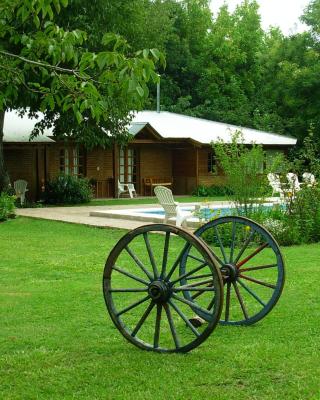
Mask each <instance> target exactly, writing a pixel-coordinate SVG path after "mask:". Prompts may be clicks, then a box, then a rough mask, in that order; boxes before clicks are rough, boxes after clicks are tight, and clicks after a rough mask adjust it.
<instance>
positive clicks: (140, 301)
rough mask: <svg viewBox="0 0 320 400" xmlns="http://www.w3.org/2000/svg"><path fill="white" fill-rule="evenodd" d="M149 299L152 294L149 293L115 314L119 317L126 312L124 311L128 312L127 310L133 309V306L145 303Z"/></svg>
mask: <svg viewBox="0 0 320 400" xmlns="http://www.w3.org/2000/svg"><path fill="white" fill-rule="evenodd" d="M148 299H150V296H149V295H148V296H146V297H144V298H143V299H141V300H138V301H136V302H134V303H132V304H131V305H130V306H128V307H126V308H123V309H122V310H121V311H118V312H117V313H116V314H115V315H116V317H119V316H120V315H121V314H124V313H126V312H128V311H130V310H132V309H133V308H135V307H137V306H139V305H140V304H142V303H144V302H145V301H147V300H148Z"/></svg>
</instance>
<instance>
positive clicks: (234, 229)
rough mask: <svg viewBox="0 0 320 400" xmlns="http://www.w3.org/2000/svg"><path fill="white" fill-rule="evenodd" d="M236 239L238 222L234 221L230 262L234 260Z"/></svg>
mask: <svg viewBox="0 0 320 400" xmlns="http://www.w3.org/2000/svg"><path fill="white" fill-rule="evenodd" d="M235 241H236V223H235V221H232V234H231V245H230V258H229V260H230V263H232V262H233V253H234V246H235Z"/></svg>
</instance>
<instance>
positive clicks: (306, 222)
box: [285, 186, 320, 244]
mask: <svg viewBox="0 0 320 400" xmlns="http://www.w3.org/2000/svg"><path fill="white" fill-rule="evenodd" d="M285 223H286V227H287V235H288V238H287V243H285V244H301V243H313V242H319V241H320V230H319V226H320V188H319V186H313V187H308V186H304V187H302V189H301V190H300V191H299V192H297V193H296V196H295V199H294V201H293V202H292V205H291V208H290V212H288V213H287V215H286V219H285Z"/></svg>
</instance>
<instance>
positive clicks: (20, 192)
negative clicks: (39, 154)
mask: <svg viewBox="0 0 320 400" xmlns="http://www.w3.org/2000/svg"><path fill="white" fill-rule="evenodd" d="M27 186H28V182H27V181H24V180H23V179H18V180H17V181H15V182H13V187H14V191H15V192H16V196H17V198H20V203H21V205H23V203H24V202H25V199H26V192H27V191H28V190H29V189H27Z"/></svg>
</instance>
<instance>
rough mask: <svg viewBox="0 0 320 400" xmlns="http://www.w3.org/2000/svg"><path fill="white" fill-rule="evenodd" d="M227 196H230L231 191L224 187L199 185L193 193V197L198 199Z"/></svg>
mask: <svg viewBox="0 0 320 400" xmlns="http://www.w3.org/2000/svg"><path fill="white" fill-rule="evenodd" d="M225 194H230V191H229V189H228V188H227V187H225V186H222V185H219V186H216V185H211V186H206V185H199V186H197V187H196V188H195V189H194V190H193V192H192V195H193V196H197V197H214V196H224V195H225Z"/></svg>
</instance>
